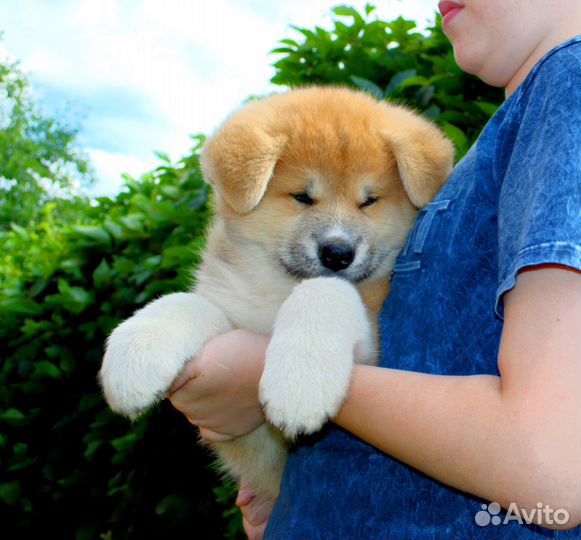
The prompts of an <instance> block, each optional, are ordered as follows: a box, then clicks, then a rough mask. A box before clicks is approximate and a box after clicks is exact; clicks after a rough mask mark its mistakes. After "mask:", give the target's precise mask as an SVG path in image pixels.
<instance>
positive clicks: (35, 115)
mask: <svg viewBox="0 0 581 540" xmlns="http://www.w3.org/2000/svg"><path fill="white" fill-rule="evenodd" d="M0 37H1V36H0ZM76 134H77V132H76V130H75V129H73V128H70V127H68V126H66V125H64V124H62V123H60V122H58V121H57V120H55V119H54V118H51V117H49V116H47V115H43V114H41V113H40V112H39V111H38V110H37V107H36V106H35V104H34V101H33V99H32V96H31V92H30V85H29V83H28V81H27V79H26V77H25V76H24V74H23V73H22V72H21V70H20V69H19V67H18V64H16V63H11V62H9V61H0V194H1V196H2V203H1V204H0V234H1V233H2V231H3V230H4V231H5V230H6V228H7V227H8V225H9V224H10V223H15V224H17V225H20V226H26V225H28V224H30V223H32V222H33V221H34V220H35V219H37V218H38V216H39V213H40V212H41V209H42V207H43V205H44V204H45V203H46V202H48V201H50V200H52V202H53V204H52V212H53V213H54V212H57V213H60V214H61V215H68V214H70V213H71V210H72V209H73V208H76V203H79V204H80V205H81V206H82V205H83V203H84V202H86V201H84V200H83V199H82V198H81V197H79V195H78V194H76V192H75V189H74V188H75V187H78V186H76V184H80V183H81V182H83V183H86V182H88V181H89V180H90V179H91V173H90V168H89V165H88V162H87V159H86V157H85V156H84V155H83V153H82V152H80V151H79V150H78V148H77V146H76V144H75V137H76Z"/></svg>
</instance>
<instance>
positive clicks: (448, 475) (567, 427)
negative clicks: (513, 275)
mask: <svg viewBox="0 0 581 540" xmlns="http://www.w3.org/2000/svg"><path fill="white" fill-rule="evenodd" d="M504 308H505V322H504V326H503V334H502V339H501V344H500V350H499V355H498V366H499V371H500V374H501V376H500V377H495V376H487V375H475V376H463V377H454V376H438V375H428V374H422V373H415V372H408V371H400V370H391V369H385V368H379V367H370V366H356V367H355V369H354V373H353V379H352V384H351V388H350V392H349V395H348V398H347V400H346V402H345V403H344V405H343V407H342V409H341V410H340V413H339V415H338V416H337V417H336V418H335V419H334V421H335V422H336V423H337V424H338V425H340V426H342V427H344V428H345V429H347V430H348V431H350V432H352V433H354V434H355V435H357V436H358V437H360V438H362V439H363V440H365V441H367V442H369V443H370V444H372V445H374V446H376V447H377V448H379V449H381V450H383V451H385V452H386V453H388V454H390V455H392V456H394V457H395V458H397V459H400V460H401V461H403V462H405V463H407V464H409V465H411V466H413V467H415V468H417V469H419V470H421V471H423V472H425V473H426V474H428V475H430V476H432V477H433V478H436V479H438V480H440V481H442V482H444V483H446V484H449V485H451V486H454V487H456V488H459V489H461V490H463V491H467V492H469V493H472V494H475V495H477V496H480V497H482V498H484V499H486V500H489V501H496V502H498V503H499V504H500V505H501V506H504V507H505V508H506V507H507V506H508V505H509V504H510V503H511V502H515V503H516V504H517V506H518V507H519V508H526V509H527V510H528V509H536V508H537V503H539V502H541V503H542V504H543V505H549V506H550V507H551V508H552V509H553V510H557V509H559V508H563V509H565V510H567V511H568V512H569V514H570V520H569V522H568V524H567V525H566V526H565V527H567V528H569V527H573V526H576V525H578V524H579V523H581V273H579V272H577V271H574V270H571V269H567V268H565V267H557V266H553V267H551V266H544V267H536V268H535V269H530V270H527V271H523V272H521V273H520V274H519V276H518V279H517V284H516V286H515V287H514V289H512V290H511V291H510V292H509V293H507V294H506V295H505V297H504ZM418 339H421V337H418ZM387 362H388V363H389V359H387Z"/></svg>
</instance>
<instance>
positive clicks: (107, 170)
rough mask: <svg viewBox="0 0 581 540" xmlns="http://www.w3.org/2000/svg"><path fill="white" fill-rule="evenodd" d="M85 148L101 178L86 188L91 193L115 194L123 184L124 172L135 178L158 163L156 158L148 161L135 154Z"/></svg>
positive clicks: (97, 174) (98, 176)
mask: <svg viewBox="0 0 581 540" xmlns="http://www.w3.org/2000/svg"><path fill="white" fill-rule="evenodd" d="M85 150H86V152H87V154H88V155H89V159H90V160H91V163H92V165H93V167H94V169H95V172H96V176H97V178H98V179H99V182H98V184H96V185H93V186H89V187H88V188H86V191H87V192H88V193H89V194H91V195H114V194H116V193H118V192H119V190H120V189H121V186H122V184H123V178H122V177H121V174H122V173H128V174H130V175H131V176H133V177H134V178H138V177H139V176H140V175H142V174H143V173H145V172H147V171H150V170H152V169H153V168H154V167H155V166H156V165H157V164H158V163H157V161H156V160H155V159H151V160H149V161H147V160H142V159H139V158H137V157H135V156H131V155H127V154H119V153H115V152H107V151H105V150H100V149H98V148H86V149H85Z"/></svg>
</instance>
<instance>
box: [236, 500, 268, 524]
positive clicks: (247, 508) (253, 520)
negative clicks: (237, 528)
mask: <svg viewBox="0 0 581 540" xmlns="http://www.w3.org/2000/svg"><path fill="white" fill-rule="evenodd" d="M242 498H243V499H245V500H247V501H248V502H247V503H246V504H238V500H236V503H237V504H238V506H239V508H240V511H241V512H242V515H243V516H244V517H245V518H246V520H247V521H248V523H250V524H251V525H255V526H258V525H260V524H262V523H265V522H266V521H268V518H269V517H270V514H272V509H273V507H274V503H275V502H276V499H271V498H270V497H266V496H264V495H254V494H253V493H249V494H246V493H244V492H243V494H242Z"/></svg>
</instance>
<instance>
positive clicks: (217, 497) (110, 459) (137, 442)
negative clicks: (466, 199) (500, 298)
mask: <svg viewBox="0 0 581 540" xmlns="http://www.w3.org/2000/svg"><path fill="white" fill-rule="evenodd" d="M366 11H367V13H366V14H365V15H361V14H359V13H357V12H356V11H355V10H353V9H352V8H349V7H345V6H343V7H340V8H336V9H335V14H336V19H335V21H334V28H333V29H332V30H330V31H326V30H323V29H321V28H315V29H314V30H308V29H302V28H300V29H296V31H298V33H299V34H300V36H301V38H300V39H295V40H291V39H284V40H282V45H284V47H279V48H278V49H275V51H274V52H275V54H278V55H281V54H282V55H283V56H282V57H279V59H278V61H277V62H276V63H275V67H276V69H277V73H276V75H275V77H274V78H273V82H275V83H278V84H285V85H287V84H288V85H291V86H296V85H301V84H312V83H315V82H316V83H319V84H347V85H350V86H355V87H361V88H365V89H367V90H368V91H370V92H372V93H374V94H376V95H381V96H382V97H386V98H390V99H395V100H397V101H400V102H405V103H407V104H410V105H412V106H415V107H416V108H418V109H419V110H422V111H424V114H426V115H428V116H430V117H432V118H434V119H435V120H436V121H437V122H439V123H441V125H443V127H444V129H446V130H447V132H448V133H449V134H450V135H451V136H452V138H453V140H454V142H455V143H456V145H457V148H458V150H459V154H462V153H463V152H464V151H465V150H466V148H467V147H468V145H469V144H470V142H471V141H472V140H473V139H474V138H475V136H476V134H477V132H478V131H479V130H480V129H481V127H482V125H483V124H484V122H485V121H486V120H487V119H488V117H489V116H490V114H491V113H492V112H493V110H494V109H495V107H496V106H497V104H498V103H499V102H500V100H501V99H502V96H501V94H500V92H499V91H496V90H491V89H489V88H487V87H486V86H485V85H483V84H482V83H480V82H479V81H478V80H477V79H474V78H473V77H469V76H466V75H464V74H463V73H462V72H460V70H459V69H458V68H457V67H456V65H455V63H454V62H453V57H452V53H451V49H450V46H449V44H448V41H447V39H446V38H445V37H444V36H443V34H442V32H441V27H440V21H439V19H438V20H437V22H436V24H435V26H434V27H432V28H430V29H429V30H428V32H427V35H425V36H424V35H422V34H419V33H416V32H414V31H413V28H414V23H413V22H411V21H404V20H403V19H398V20H396V21H392V22H384V21H379V20H374V19H372V18H371V14H372V11H373V9H372V7H371V6H369V7H368V8H367V10H366ZM226 112H228V111H225V113H226ZM195 139H196V145H195V147H194V149H193V150H192V152H191V154H190V155H188V156H187V157H185V158H184V159H182V160H181V161H180V162H178V163H177V164H172V163H170V161H169V159H168V158H167V157H166V156H164V155H163V154H159V158H160V160H161V162H162V163H161V164H160V166H159V167H157V168H156V169H155V170H154V171H152V172H150V173H148V174H145V175H143V176H142V177H141V178H139V179H137V180H136V179H132V178H130V177H128V176H127V177H125V185H124V189H123V191H122V192H121V193H120V194H119V195H118V196H117V197H115V198H103V197H101V198H98V199H96V200H95V201H92V202H91V203H90V204H89V203H83V202H82V201H77V202H75V204H76V206H73V207H71V209H73V210H75V211H76V212H77V214H76V217H75V218H74V219H71V222H70V223H62V221H61V220H62V213H61V212H60V211H59V210H58V208H59V207H58V204H57V202H56V201H55V202H48V203H46V204H44V205H43V206H41V207H39V218H38V219H37V220H36V221H35V223H34V225H33V226H30V227H28V228H23V227H21V226H19V225H15V224H13V225H12V228H11V230H10V231H9V232H8V233H7V234H4V235H0V268H1V272H0V354H1V355H2V364H1V366H0V519H1V520H2V521H1V522H2V536H3V537H6V538H11V537H20V538H78V539H92V538H104V539H117V538H139V539H141V538H148V537H149V538H162V537H163V538H166V537H167V538H171V537H174V538H183V537H194V538H195V537H196V536H202V537H215V538H218V537H229V538H234V537H240V528H239V527H240V522H239V517H238V515H237V514H236V512H235V511H234V510H233V509H232V502H233V490H232V488H231V487H229V486H228V485H222V484H220V483H219V482H218V481H217V480H216V477H215V475H214V473H213V471H212V470H211V468H210V466H209V464H210V460H209V458H208V456H207V454H206V453H205V451H204V450H203V449H201V448H200V447H199V446H198V445H197V443H196V435H195V432H194V430H193V429H192V428H191V426H190V425H189V424H188V423H187V422H186V421H185V420H184V419H183V418H182V417H181V415H179V414H178V413H176V412H175V411H173V409H172V408H171V407H170V406H169V405H168V404H167V403H164V404H162V406H161V407H158V408H157V409H156V410H154V411H153V412H151V413H150V414H149V415H147V416H146V417H144V418H141V419H140V420H139V421H137V422H135V423H134V424H129V423H128V422H127V421H125V420H124V419H122V418H120V417H118V416H115V415H114V414H112V413H111V412H110V411H109V410H108V408H107V407H106V405H105V403H104V402H103V400H102V398H101V394H100V391H99V389H98V387H97V384H96V373H97V371H98V369H99V365H100V361H101V355H102V351H103V343H104V340H105V337H106V336H107V335H108V334H109V332H110V331H111V329H112V328H113V327H114V326H115V325H116V324H117V323H118V322H119V321H120V320H121V319H122V318H125V317H127V316H128V315H130V314H131V313H132V312H133V311H134V310H135V309H137V308H138V307H140V306H141V305H143V304H144V303H146V302H147V301H149V300H151V299H152V298H154V297H156V296H159V295H161V294H165V293H168V292H173V291H178V290H184V289H185V288H186V287H187V285H188V283H189V282H190V279H191V277H190V273H189V272H190V268H191V267H192V266H194V265H195V264H196V263H197V262H198V258H199V253H200V249H201V247H202V245H203V242H204V230H205V227H206V224H207V221H208V219H209V218H210V205H209V202H208V199H209V197H210V193H209V188H208V187H207V186H206V185H205V184H204V183H203V181H202V177H201V173H200V170H199V163H198V155H199V151H200V147H201V144H202V142H203V137H201V136H199V137H197V138H195ZM1 167H2V165H1V164H0V176H2V169H1ZM0 205H1V202H0ZM66 215H69V216H70V215H73V213H72V212H71V211H69V212H68V213H67V214H66ZM223 513H225V514H226V519H224V516H223V515H222V514H223Z"/></svg>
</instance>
